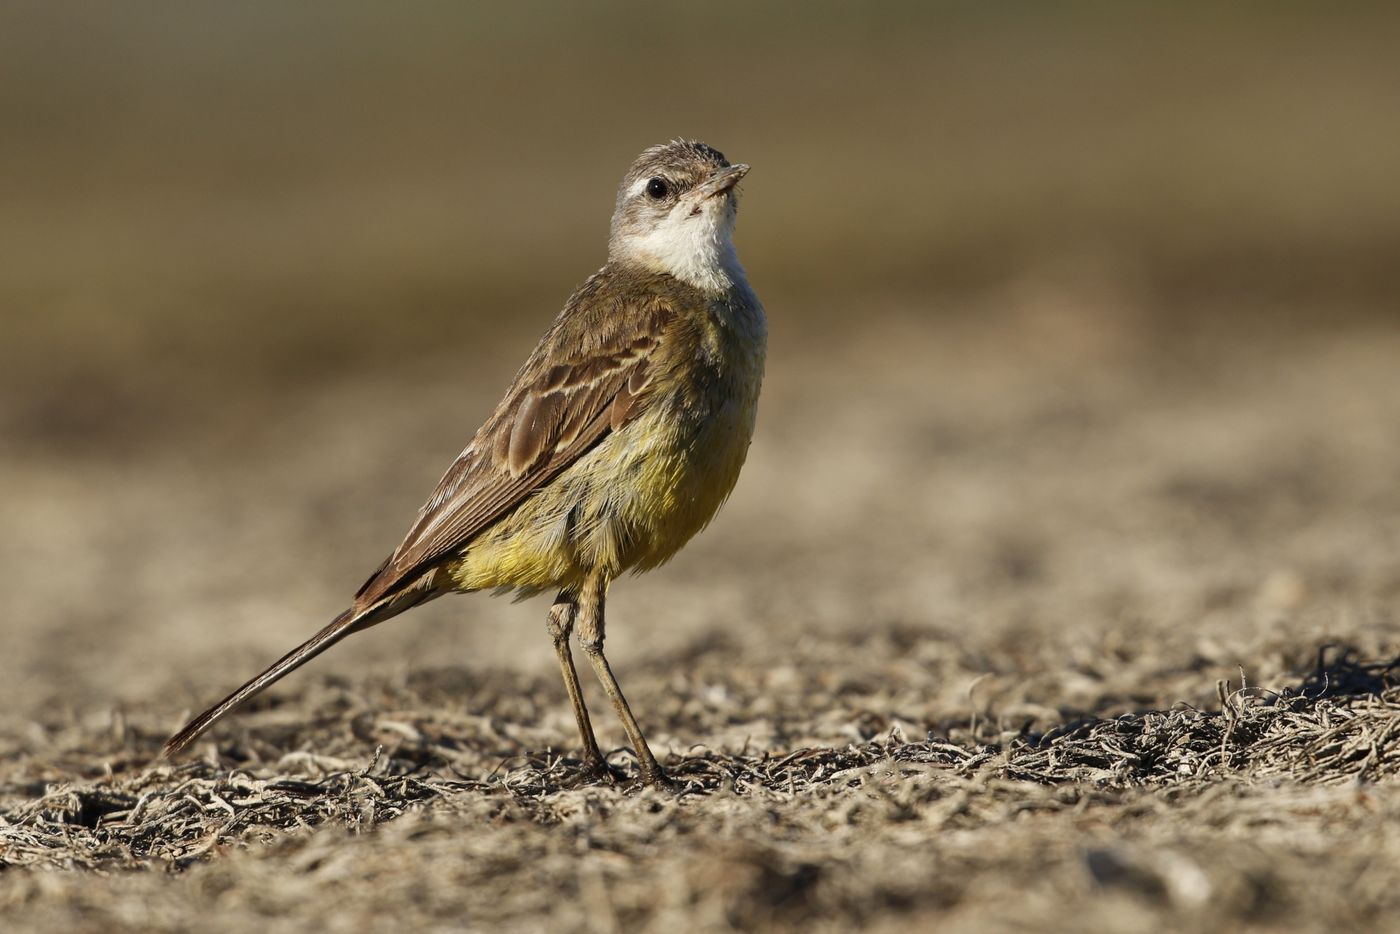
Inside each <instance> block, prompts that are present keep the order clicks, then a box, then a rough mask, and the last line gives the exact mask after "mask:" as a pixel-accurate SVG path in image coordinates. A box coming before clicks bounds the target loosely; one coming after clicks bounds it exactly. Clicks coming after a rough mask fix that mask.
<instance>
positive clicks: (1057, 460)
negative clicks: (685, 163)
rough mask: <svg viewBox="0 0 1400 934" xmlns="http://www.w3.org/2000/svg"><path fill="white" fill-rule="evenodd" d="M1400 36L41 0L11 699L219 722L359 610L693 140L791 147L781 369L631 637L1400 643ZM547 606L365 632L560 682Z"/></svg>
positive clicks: (5, 579) (27, 20)
mask: <svg viewBox="0 0 1400 934" xmlns="http://www.w3.org/2000/svg"><path fill="white" fill-rule="evenodd" d="M1397 26H1400V14H1397V12H1396V10H1395V8H1394V7H1393V6H1391V5H1387V4H1379V3H1377V4H1373V5H1366V4H1359V3H1358V4H1305V3H1272V4H1231V5H1224V4H1206V3H1199V4H1198V3H1176V4H1170V5H1168V4H1131V5H1130V4H1108V3H1090V2H1083V3H1077V2H1070V3H1060V4H1053V5H1051V4H1041V3H1030V2H1024V3H1002V4H971V3H927V2H924V3H912V2H909V3H904V2H900V3H877V4H847V3H838V2H825V0H820V2H809V3H803V4H801V5H791V6H779V5H772V6H768V5H753V4H747V3H737V2H730V0H711V2H707V3H701V4H651V3H649V4H633V3H623V2H606V3H598V4H588V5H576V4H569V3H564V2H559V0H539V2H526V3H516V4H510V5H504V4H502V5H485V4H448V3H398V4H393V5H386V4H373V3H348V2H347V3H337V4H299V5H286V4H273V3H240V4H204V3H196V4H149V5H147V4H120V5H117V4H110V5H86V6H84V7H82V8H81V11H77V10H75V9H73V8H65V7H64V6H61V5H58V4H49V3H37V2H36V3H7V4H6V5H5V8H4V11H3V12H0V517H2V518H0V523H2V524H3V525H2V527H3V535H0V587H2V588H3V592H4V594H5V600H4V606H3V609H0V639H3V643H4V646H5V648H4V651H3V652H0V706H3V707H4V708H5V709H8V710H10V711H16V710H18V711H22V712H27V715H35V714H36V712H37V711H39V710H41V709H42V710H54V709H58V708H59V707H63V706H65V705H76V706H82V705H86V704H92V705H98V706H102V705H107V704H112V703H140V704H146V705H148V706H149V707H150V708H159V709H164V708H167V707H168V708H170V713H169V716H170V721H171V725H172V726H173V725H175V723H176V720H177V718H178V714H179V712H180V711H182V710H184V709H187V708H188V707H190V706H193V705H195V704H202V703H203V702H206V701H209V700H212V699H213V698H214V697H216V696H217V695H219V694H220V693H221V692H222V691H223V689H224V688H227V687H229V686H232V685H233V684H235V683H236V682H237V681H239V680H241V679H242V677H244V676H246V675H247V674H250V673H251V671H252V670H253V667H254V666H256V665H260V664H261V663H263V662H264V661H266V660H267V659H269V658H271V657H275V656H276V655H278V654H280V653H281V652H282V651H283V650H285V649H286V648H288V647H289V646H290V645H291V644H293V643H294V642H296V641H299V640H300V639H301V638H302V637H303V636H304V635H305V634H307V633H309V632H310V631H312V630H313V629H314V628H316V627H318V626H319V625H320V624H321V622H322V621H323V620H324V619H326V618H329V617H330V616H331V615H332V614H333V613H335V612H336V611H338V610H339V609H340V608H341V607H342V605H343V604H344V603H345V602H346V600H347V598H348V596H349V595H350V594H351V593H352V592H353V590H354V589H355V587H356V586H357V585H358V584H359V583H360V581H361V580H362V579H363V577H364V576H365V575H366V574H367V573H368V572H369V571H370V570H371V569H372V568H373V567H374V566H375V565H376V564H377V563H378V561H379V560H380V559H381V558H382V557H383V555H384V554H385V553H387V552H388V550H390V549H391V548H392V546H393V545H394V544H395V543H396V542H397V541H398V538H399V536H400V535H401V534H402V533H403V531H404V530H405V529H406V527H407V524H408V520H409V518H410V517H411V515H412V512H413V510H414V509H416V508H417V506H418V505H419V504H420V503H421V501H422V499H423V498H424V497H425V496H426V494H427V493H428V491H429V490H430V489H431V487H432V485H433V483H434V482H435V481H436V479H437V478H438V476H439V475H440V472H441V471H442V470H443V469H444V468H445V467H446V465H447V464H448V462H449V461H450V460H451V458H452V457H453V456H454V455H455V454H456V453H457V452H458V450H460V448H461V447H462V446H463V445H464V444H465V442H466V440H467V439H468V438H469V437H470V435H471V433H472V431H474V429H475V428H476V426H477V425H478V424H479V423H480V421H481V420H482V418H483V417H484V416H485V415H486V414H487V413H488V412H489V410H490V408H491V407H492V405H493V404H494V402H495V400H496V398H497V397H498V394H499V393H500V391H501V390H502V389H503V387H504V386H505V384H506V383H507V381H508V380H509V378H510V376H511V375H512V374H513V373H514V371H515V369H516V367H517V366H518V365H519V363H520V362H521V361H522V360H523V359H524V356H525V354H526V353H527V352H528V351H529V349H530V348H531V346H532V345H533V342H534V340H535V338H536V337H537V336H538V335H539V333H541V332H542V331H543V329H544V328H545V326H546V325H547V323H548V321H549V320H550V319H551V317H552V316H553V315H554V314H555V313H556V312H557V310H558V309H559V308H560V307H561V305H562V303H563V301H564V299H565V297H566V296H567V295H568V294H569V292H570V290H571V289H572V288H573V287H574V286H575V285H576V284H577V283H578V282H579V281H581V280H582V279H583V278H584V277H585V276H587V275H588V274H589V273H590V272H592V271H593V270H594V269H595V268H596V267H597V266H598V265H600V264H601V262H602V260H603V258H604V255H605V246H606V234H607V221H608V216H609V213H610V211H611V206H612V199H613V194H614V189H615V186H616V184H617V182H618V180H619V179H620V177H621V174H622V172H623V170H624V169H625V167H626V166H627V164H628V162H629V161H630V160H631V159H632V158H633V157H634V156H635V154H636V153H637V152H638V151H640V150H641V149H642V148H644V147H645V146H648V145H651V144H654V143H657V142H661V141H664V140H667V139H670V138H672V137H676V136H689V137H696V138H700V139H703V140H705V141H707V142H709V143H711V144H713V145H715V146H717V147H718V148H720V149H721V150H723V151H724V152H725V153H726V154H727V155H728V156H729V157H730V158H731V159H733V160H736V161H745V162H749V163H751V164H752V165H753V166H754V169H753V172H752V174H751V175H750V176H749V177H748V179H747V180H746V181H745V185H744V189H745V190H744V196H743V200H742V205H741V211H740V221H739V232H738V243H739V248H740V253H741V256H742V258H743V261H744V263H745V265H746V267H747V268H748V270H749V272H750V275H751V278H752V281H753V283H754V285H755V287H756V288H757V290H758V291H759V293H760V295H761V296H762V297H763V299H764V301H765V303H766V305H767V307H768V311H769V315H770V320H771V328H772V341H771V346H770V371H769V380H768V383H767V387H766V389H765V397H764V401H763V410H762V413H761V417H760V428H759V435H758V440H757V441H756V443H755V445H754V449H753V454H752V457H751V462H750V467H749V469H748V470H747V472H746V474H745V477H744V479H743V480H742V481H741V483H740V487H739V490H738V492H737V493H736V495H735V497H734V500H733V502H732V503H731V504H730V505H729V507H727V510H726V512H725V513H724V514H722V516H721V518H720V520H719V521H718V522H717V523H716V526H715V527H714V529H713V530H712V531H711V532H710V533H708V534H707V535H705V536H702V537H701V538H700V539H699V540H697V542H696V543H695V544H694V545H693V546H692V549H690V550H689V551H688V552H687V553H685V554H684V555H683V556H682V557H681V558H680V559H678V560H677V561H676V563H675V564H674V565H673V566H672V567H671V568H669V569H667V570H665V571H663V572H661V573H658V574H654V575H651V576H650V577H649V578H647V579H646V580H644V581H638V582H636V583H626V584H623V585H620V586H619V587H618V588H617V589H616V594H617V596H616V601H615V603H614V604H613V616H612V620H613V625H612V627H611V628H610V633H611V634H612V636H613V638H612V640H611V644H612V645H615V646H616V651H617V652H618V653H619V654H618V656H617V657H618V658H620V659H622V660H624V661H625V660H626V659H628V658H629V657H630V658H632V659H633V660H634V661H635V660H636V659H639V658H644V657H646V656H647V653H655V652H661V651H667V650H671V649H674V648H675V646H677V645H680V644H683V643H686V642H687V641H696V640H699V641H701V642H703V640H704V639H706V638H711V637H713V635H714V634H715V633H722V634H727V636H726V637H727V638H732V639H736V640H740V641H741V642H743V640H750V641H758V642H763V641H764V640H767V642H766V644H772V645H779V644H783V642H784V641H786V640H791V639H793V638H795V637H798V636H805V635H809V634H815V636H814V637H820V634H821V633H824V632H832V631H839V632H845V633H851V632H856V633H858V632H861V631H863V630H864V629H866V628H878V627H881V626H889V625H901V626H912V627H915V628H916V629H917V630H918V631H923V632H927V633H931V634H942V635H943V636H945V637H947V638H948V639H949V640H951V642H952V644H954V645H956V646H961V647H964V648H965V649H966V650H967V651H974V650H975V651H977V652H983V653H985V654H983V655H979V656H977V658H978V659H980V661H978V662H977V664H972V665H970V667H971V669H972V675H975V674H976V673H977V670H978V669H979V668H980V669H981V670H983V671H996V672H1003V673H1005V674H1007V676H1008V677H1009V678H1011V677H1014V678H1016V679H1018V680H1021V681H1024V676H1025V674H1026V672H1027V671H1028V670H1039V669H1041V668H1043V669H1045V670H1050V669H1057V668H1058V669H1063V668H1064V666H1065V665H1066V664H1071V665H1072V664H1075V663H1076V659H1079V660H1081V661H1082V659H1083V658H1085V657H1088V656H1091V655H1100V654H1102V653H1103V652H1104V651H1105V650H1106V648H1105V647H1108V648H1111V649H1113V650H1114V651H1118V652H1120V653H1123V652H1128V653H1131V652H1132V651H1136V649H1134V648H1133V646H1135V645H1140V644H1141V643H1142V641H1143V640H1144V636H1145V634H1146V635H1147V636H1150V637H1151V639H1152V640H1156V641H1157V642H1158V643H1159V644H1161V645H1164V646H1166V648H1164V649H1163V651H1164V652H1165V653H1166V656H1165V657H1166V658H1167V661H1165V662H1163V664H1164V665H1166V666H1168V667H1170V666H1172V665H1186V664H1193V662H1191V660H1192V659H1200V658H1205V659H1206V660H1207V663H1208V664H1214V665H1218V666H1220V667H1221V668H1222V670H1226V671H1231V670H1234V668H1233V666H1236V665H1238V664H1241V663H1242V662H1248V663H1259V661H1258V660H1259V658H1260V656H1261V653H1262V652H1264V649H1261V648H1260V646H1261V645H1264V644H1265V643H1264V642H1260V641H1259V640H1260V639H1263V638H1264V635H1266V634H1267V633H1269V632H1273V631H1284V632H1288V633H1293V634H1295V635H1296V634H1298V633H1302V634H1305V635H1306V636H1307V638H1313V637H1322V636H1325V635H1327V634H1329V633H1340V634H1341V635H1344V636H1346V637H1347V638H1360V637H1361V635H1362V634H1364V633H1367V632H1376V633H1385V632H1387V631H1388V630H1387V629H1386V628H1385V627H1386V624H1387V623H1388V622H1389V621H1391V620H1392V619H1393V614H1394V610H1395V607H1396V602H1397V600H1398V599H1400V563H1397V558H1396V555H1397V554H1400V549H1398V548H1397V546H1400V493H1397V491H1396V488H1395V487H1396V483H1395V465H1396V463H1397V461H1396V457H1397V455H1400V419H1397V418H1396V414H1397V402H1400V367H1397V366H1396V364H1397V363H1400V328H1397V324H1400V319H1398V318H1397V309H1398V308H1400V263H1397V261H1396V257H1397V255H1398V254H1397V250H1400V119H1398V118H1397V113H1400V111H1398V110H1397V106H1400V90H1397V89H1400V64H1397V61H1400V57H1397V55H1396V37H1397V34H1400V33H1397V28H1396V27H1397ZM543 609H544V608H543V605H535V604H530V605H527V606H523V607H522V606H514V607H513V606H510V605H509V604H507V603H505V602H503V601H495V602H490V601H487V600H486V599H485V598H482V597H474V598H470V599H465V600H464V599H458V600H446V601H439V602H438V603H436V604H434V605H432V606H431V607H427V608H425V609H423V610H422V611H418V612H416V613H415V615H414V617H411V618H409V617H406V618H404V619H402V620H398V621H395V623H394V624H393V626H392V627H384V628H382V629H380V630H376V631H374V632H373V633H369V634H366V635H364V636H358V637H356V640H352V642H351V643H349V644H347V645H346V646H345V647H344V649H343V650H337V652H336V653H334V654H333V655H332V656H331V657H328V658H327V659H326V660H325V661H324V662H322V663H320V664H323V665H324V666H325V669H324V670H340V671H364V670H369V669H378V670H383V669H384V668H385V667H386V666H388V667H397V668H402V669H407V668H411V667H415V666H422V665H425V664H464V665H478V664H480V665H486V664H509V665H516V666H521V667H524V668H528V669H530V670H539V671H541V672H546V671H548V670H549V669H550V666H551V665H552V658H551V654H550V651H549V647H548V644H547V640H546V639H545V638H544V636H543V626H542V624H541V620H542V616H543ZM1283 618H1287V619H1288V620H1290V621H1291V622H1290V624H1289V626H1291V627H1292V628H1289V627H1288V626H1285V627H1284V628H1283V629H1282V630H1278V627H1279V626H1280V623H1279V620H1280V619H1283ZM1377 638H1388V636H1377ZM1036 640H1039V641H1036ZM1266 641H1267V640H1266ZM1283 641H1284V642H1285V643H1287V644H1286V645H1283V646H1282V647H1281V648H1279V651H1280V652H1285V653H1286V652H1287V651H1291V650H1294V649H1296V647H1297V646H1298V645H1301V644H1302V643H1303V642H1305V641H1306V639H1303V638H1302V637H1301V636H1299V637H1298V638H1297V639H1294V638H1293V637H1292V636H1289V637H1288V638H1286V639H1284V640H1283ZM1028 646H1038V650H1037V651H1036V652H1035V653H1034V657H1033V658H1030V659H1027V658H1024V657H1020V656H1016V655H1015V654H1014V653H1013V652H1012V649H1013V647H1014V648H1016V650H1017V651H1020V650H1024V649H1025V648H1026V647H1028ZM1113 647H1116V648H1113ZM1110 654H1111V653H1110ZM972 675H969V677H972ZM624 680H625V678H624ZM1200 680H1201V682H1202V685H1203V689H1204V690H1207V691H1212V692H1213V681H1212V679H1211V678H1210V677H1203V678H1201V679H1200ZM950 690H951V688H950ZM1142 690H1144V691H1146V692H1147V694H1148V696H1147V697H1144V698H1142V700H1144V701H1152V700H1156V699H1157V698H1155V697H1153V696H1152V695H1151V690H1152V689H1151V688H1150V687H1149V688H1144V689H1142ZM1164 690H1165V689H1164ZM167 692H173V693H167ZM950 696H952V695H950ZM1173 699H1175V698H1174V697H1168V698H1165V702H1167V703H1170V702H1171V701H1172V700H1173ZM1063 702H1064V703H1071V702H1072V696H1071V698H1070V700H1065V701H1063ZM559 716H560V718H561V720H560V723H561V724H563V725H565V726H566V725H567V721H566V720H564V719H562V718H564V717H566V716H567V712H566V709H565V708H564V705H563V704H562V701H561V704H560V711H559ZM566 735H567V732H563V733H561V736H566Z"/></svg>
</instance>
